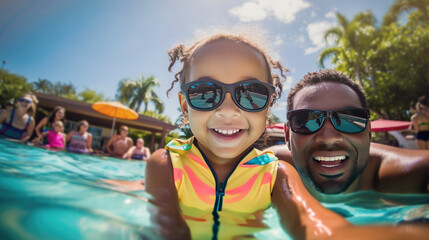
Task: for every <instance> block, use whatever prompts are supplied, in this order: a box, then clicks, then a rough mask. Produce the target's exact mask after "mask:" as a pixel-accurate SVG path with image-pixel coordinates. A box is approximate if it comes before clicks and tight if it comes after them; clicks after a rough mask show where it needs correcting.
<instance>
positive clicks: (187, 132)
mask: <svg viewBox="0 0 429 240" xmlns="http://www.w3.org/2000/svg"><path fill="white" fill-rule="evenodd" d="M177 111H179V117H178V118H177V119H176V122H175V125H176V126H177V127H179V129H178V130H179V131H180V133H179V135H180V138H183V139H187V138H190V137H192V136H194V134H193V133H192V131H191V128H190V127H189V125H188V124H184V122H183V113H182V110H181V109H180V108H177Z"/></svg>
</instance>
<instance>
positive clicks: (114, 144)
mask: <svg viewBox="0 0 429 240" xmlns="http://www.w3.org/2000/svg"><path fill="white" fill-rule="evenodd" d="M128 132H129V130H128V127H127V126H121V127H120V128H119V134H116V135H114V136H112V137H111V138H110V139H109V141H108V142H107V144H106V151H107V152H108V153H109V154H110V155H111V156H113V157H117V158H126V156H125V155H126V153H127V152H128V150H129V149H130V148H131V147H132V146H133V145H134V143H133V140H132V139H131V138H130V137H128Z"/></svg>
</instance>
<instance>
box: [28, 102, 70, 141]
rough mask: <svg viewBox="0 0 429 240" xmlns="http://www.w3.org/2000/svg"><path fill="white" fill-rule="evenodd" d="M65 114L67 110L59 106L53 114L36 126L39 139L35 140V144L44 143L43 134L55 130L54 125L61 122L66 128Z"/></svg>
mask: <svg viewBox="0 0 429 240" xmlns="http://www.w3.org/2000/svg"><path fill="white" fill-rule="evenodd" d="M65 114H66V110H65V109H64V108H63V107H60V106H57V107H55V108H54V110H52V112H51V114H49V116H48V117H44V118H43V119H42V120H40V122H39V123H38V124H37V126H36V129H35V130H36V134H37V138H35V140H34V141H35V143H42V142H41V140H42V138H43V136H42V135H43V134H44V133H45V132H47V131H49V130H53V129H54V127H53V124H54V123H55V122H57V121H61V122H62V124H63V126H65V124H66V123H65Z"/></svg>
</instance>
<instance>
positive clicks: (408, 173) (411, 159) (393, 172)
mask: <svg viewBox="0 0 429 240" xmlns="http://www.w3.org/2000/svg"><path fill="white" fill-rule="evenodd" d="M370 156H371V160H372V159H375V158H378V159H380V160H381V165H380V169H379V173H378V179H377V180H378V185H377V186H376V188H377V189H376V190H378V191H380V192H389V193H427V192H429V151H427V150H414V149H403V148H397V147H392V146H388V145H384V144H379V143H371V148H370Z"/></svg>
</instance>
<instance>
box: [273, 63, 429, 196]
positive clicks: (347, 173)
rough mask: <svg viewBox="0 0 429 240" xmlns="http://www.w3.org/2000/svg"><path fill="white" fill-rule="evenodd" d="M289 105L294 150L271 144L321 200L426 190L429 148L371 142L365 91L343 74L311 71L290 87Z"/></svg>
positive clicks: (288, 136)
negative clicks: (365, 192)
mask: <svg viewBox="0 0 429 240" xmlns="http://www.w3.org/2000/svg"><path fill="white" fill-rule="evenodd" d="M287 107H288V113H287V119H288V122H287V131H286V142H287V147H288V148H289V149H290V152H289V151H288V150H287V149H286V147H285V146H282V147H276V148H270V149H271V150H273V151H275V154H276V155H277V156H278V157H279V158H280V159H282V160H285V161H288V162H292V163H293V164H294V166H295V167H296V169H297V170H298V172H299V174H300V176H301V179H302V180H303V182H304V184H305V186H306V187H307V189H308V190H309V191H310V192H311V194H312V195H313V196H315V197H316V198H317V199H319V200H321V201H323V199H325V198H326V197H327V196H328V195H329V194H339V193H350V192H354V191H358V190H374V191H379V192H384V193H427V192H428V189H429V188H428V187H429V186H428V181H429V178H428V172H429V154H428V152H422V151H418V150H405V149H398V148H395V147H390V146H386V145H382V144H376V143H371V126H370V125H371V122H370V121H369V112H368V110H367V109H366V107H367V106H366V96H365V94H364V92H363V90H362V88H361V87H360V86H359V85H358V84H357V83H355V82H354V81H353V80H351V79H350V78H349V77H347V76H346V75H344V74H343V73H341V72H338V71H335V70H330V69H329V70H323V71H319V72H313V73H309V74H307V75H306V76H304V78H303V80H301V81H300V82H298V83H297V84H296V86H295V87H294V88H293V89H292V90H291V91H290V92H289V96H288V98H287ZM370 145H371V152H370Z"/></svg>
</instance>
